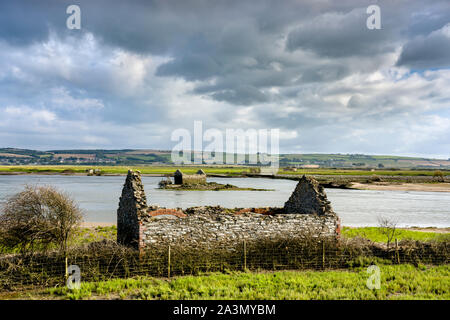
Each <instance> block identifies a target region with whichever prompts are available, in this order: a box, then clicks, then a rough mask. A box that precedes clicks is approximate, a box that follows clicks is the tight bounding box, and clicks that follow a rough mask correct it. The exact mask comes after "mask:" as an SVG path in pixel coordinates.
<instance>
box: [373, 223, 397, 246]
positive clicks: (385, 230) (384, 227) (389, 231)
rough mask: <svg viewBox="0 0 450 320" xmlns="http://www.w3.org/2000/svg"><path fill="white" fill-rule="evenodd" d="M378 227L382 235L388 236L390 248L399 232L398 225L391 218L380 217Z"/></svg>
mask: <svg viewBox="0 0 450 320" xmlns="http://www.w3.org/2000/svg"><path fill="white" fill-rule="evenodd" d="M378 227H379V228H380V231H381V233H382V234H384V235H385V236H386V240H387V241H386V244H387V246H388V247H389V244H390V242H391V241H392V240H393V239H394V236H395V232H396V231H397V223H396V222H395V221H393V220H391V219H389V218H384V217H379V218H378Z"/></svg>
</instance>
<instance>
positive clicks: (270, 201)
mask: <svg viewBox="0 0 450 320" xmlns="http://www.w3.org/2000/svg"><path fill="white" fill-rule="evenodd" d="M160 180H161V178H160V177H143V182H144V185H145V191H146V194H147V202H148V203H150V204H158V205H160V206H163V207H169V208H174V207H181V208H188V207H192V206H199V205H221V206H224V207H231V208H233V207H262V206H283V205H284V202H285V201H286V200H287V199H288V198H289V196H290V194H291V193H292V191H293V190H294V188H295V185H296V182H295V181H291V180H274V179H264V178H209V179H208V181H215V182H219V183H230V184H233V185H236V186H239V187H253V188H261V189H275V191H173V190H158V189H156V188H157V184H158V182H159V181H160ZM124 182H125V177H124V176H114V177H108V176H106V177H87V176H57V175H55V176H43V175H15V176H14V175H11V176H8V175H3V176H0V201H3V200H4V199H5V198H6V197H7V196H9V195H11V194H14V193H15V192H18V191H20V190H21V189H22V188H23V186H24V185H25V184H50V185H53V186H55V187H57V188H59V189H61V190H64V191H66V192H68V193H69V194H70V195H71V196H72V197H73V198H74V199H75V200H76V201H77V202H78V203H79V205H80V207H81V208H82V209H84V211H85V220H86V221H88V222H115V221H116V210H117V207H118V202H119V197H120V194H121V190H122V186H123V183H124ZM326 192H327V195H328V199H329V200H330V201H331V204H332V206H333V208H334V211H335V212H336V213H337V214H338V215H339V216H340V217H341V221H342V224H343V225H347V226H376V225H377V218H378V217H380V216H382V217H389V218H392V219H393V220H395V221H397V223H398V224H399V226H402V227H406V226H420V227H429V226H434V227H450V193H449V192H415V191H414V192H413V191H373V190H341V189H326Z"/></svg>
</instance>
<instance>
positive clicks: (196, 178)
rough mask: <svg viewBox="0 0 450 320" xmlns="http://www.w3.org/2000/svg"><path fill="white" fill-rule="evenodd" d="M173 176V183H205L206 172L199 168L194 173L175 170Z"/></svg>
mask: <svg viewBox="0 0 450 320" xmlns="http://www.w3.org/2000/svg"><path fill="white" fill-rule="evenodd" d="M173 177H174V183H175V184H206V173H205V172H204V171H203V170H201V169H200V170H198V171H197V173H196V174H185V173H183V172H181V171H180V170H177V171H175V173H174V174H173Z"/></svg>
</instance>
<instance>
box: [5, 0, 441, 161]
mask: <svg viewBox="0 0 450 320" xmlns="http://www.w3.org/2000/svg"><path fill="white" fill-rule="evenodd" d="M71 4H78V5H80V7H81V15H82V29H81V30H68V29H67V28H66V18H67V16H68V15H67V14H66V8H67V6H68V5H71ZM372 4H378V5H379V6H380V8H381V19H382V21H381V24H382V29H381V30H368V29H367V28H366V19H367V17H368V15H367V13H366V8H367V7H368V6H369V5H372ZM449 21H450V6H449V5H448V1H444V0H434V1H428V2H426V3H424V2H423V1H419V0H416V1H410V0H398V1H390V0H389V1H387V0H386V1H372V0H367V1H361V0H344V1H328V0H307V1H297V0H292V1H291V0H285V1H278V0H261V1H256V0H255V1H242V0H239V1H238V0H189V1H167V0H153V1H148V0H135V1H110V0H96V1H91V0H89V1H87V0H81V1H80V0H79V1H73V0H40V1H32V0H29V1H25V0H19V1H1V2H0V112H2V115H3V118H2V119H0V143H5V141H8V142H9V141H11V143H13V144H14V143H16V144H18V145H19V144H21V145H24V144H26V143H27V141H28V143H29V144H30V145H29V146H33V145H36V146H38V145H39V146H43V145H45V143H49V144H51V145H52V146H53V147H58V146H61V147H65V148H67V147H68V146H69V145H70V146H72V145H73V146H74V147H75V145H76V144H77V141H80V142H79V143H78V145H77V146H81V145H82V146H95V147H101V146H112V147H136V146H141V147H142V146H144V147H148V146H152V147H159V148H170V146H171V144H170V141H169V139H170V132H171V130H173V129H174V128H177V127H179V126H181V125H182V124H186V123H191V122H192V121H193V120H203V121H204V122H205V125H207V126H208V127H216V128H221V129H224V128H228V127H235V126H240V127H245V128H247V127H256V128H258V127H263V128H264V127H265V128H272V127H279V128H281V129H282V130H283V131H284V132H285V134H284V138H283V137H282V141H281V146H282V148H284V150H285V151H293V150H295V151H301V150H303V151H304V150H309V151H321V152H329V151H334V152H351V151H352V150H353V151H356V150H359V151H365V152H382V153H386V152H390V151H389V150H392V152H394V151H395V152H410V153H414V152H416V153H417V152H420V150H421V148H422V149H423V150H427V151H426V152H427V153H430V154H431V153H433V152H434V153H437V152H441V151H440V150H438V147H435V148H432V147H428V148H423V146H425V145H427V143H431V142H432V143H433V145H436V146H438V145H439V143H438V142H439V141H440V142H441V143H440V145H448V142H446V143H447V144H445V143H444V142H445V141H447V140H448V138H447V137H448V134H450V128H449V125H448V117H449V116H448V113H445V110H446V109H448V106H449V105H448V103H449V99H450V97H449V95H448V93H446V89H447V88H448V86H449V83H450V75H449V74H448V70H440V69H441V68H446V67H448V65H449V60H448V59H449V58H448V57H449V56H450V48H449V41H448V39H449V38H448V35H449V32H448V29H446V28H445V25H446V24H448V23H449ZM411 69H413V70H414V69H421V70H423V71H428V72H421V73H417V72H411ZM447 91H448V90H447ZM443 110H444V111H443ZM180 119H182V121H181V122H180ZM422 120H424V121H422ZM420 121H422V122H420ZM380 128H384V130H383V132H382V133H380ZM12 133H14V134H12ZM411 137H413V138H411ZM413 141H414V142H413ZM433 150H434V151H433Z"/></svg>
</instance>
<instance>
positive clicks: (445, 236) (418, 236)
mask: <svg viewBox="0 0 450 320" xmlns="http://www.w3.org/2000/svg"><path fill="white" fill-rule="evenodd" d="M341 234H342V236H343V237H344V238H355V237H361V238H365V239H369V240H371V241H374V242H387V238H386V235H384V234H383V233H382V232H381V230H380V228H378V227H362V228H350V227H343V228H342V231H341ZM394 238H397V239H398V240H406V239H409V240H418V241H430V240H437V241H444V240H449V239H450V233H437V232H423V231H412V230H405V229H397V230H396V231H395V236H394Z"/></svg>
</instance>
